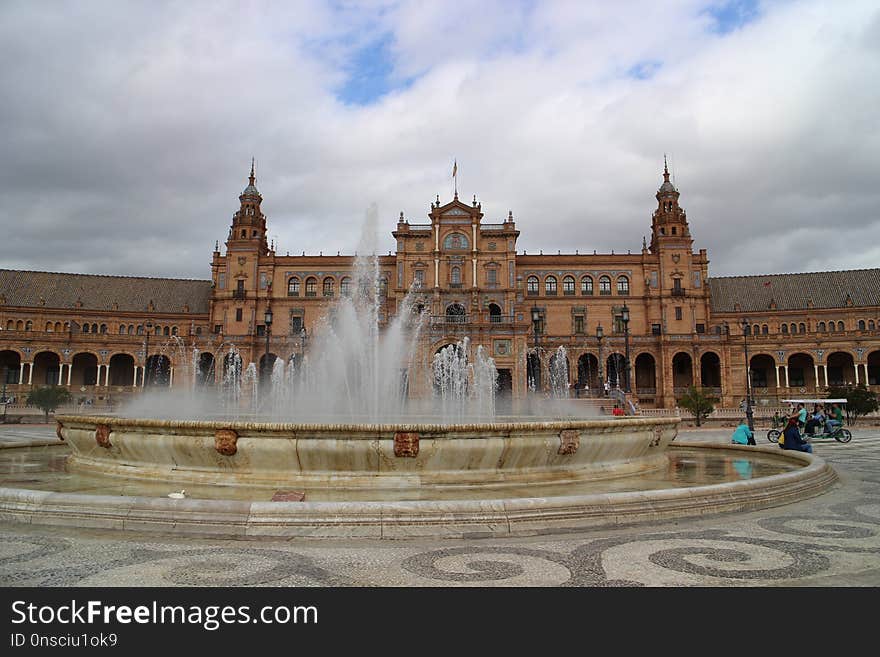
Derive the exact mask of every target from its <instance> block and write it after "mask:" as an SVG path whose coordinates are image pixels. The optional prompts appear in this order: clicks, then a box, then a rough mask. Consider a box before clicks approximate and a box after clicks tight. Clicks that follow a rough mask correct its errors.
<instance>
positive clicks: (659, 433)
mask: <svg viewBox="0 0 880 657" xmlns="http://www.w3.org/2000/svg"><path fill="white" fill-rule="evenodd" d="M662 438H663V430H662V429H659V428H655V429H654V440H652V441H651V444H650V447H657V446H659V445H660V440H661V439H662Z"/></svg>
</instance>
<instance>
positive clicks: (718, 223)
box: [0, 0, 880, 278]
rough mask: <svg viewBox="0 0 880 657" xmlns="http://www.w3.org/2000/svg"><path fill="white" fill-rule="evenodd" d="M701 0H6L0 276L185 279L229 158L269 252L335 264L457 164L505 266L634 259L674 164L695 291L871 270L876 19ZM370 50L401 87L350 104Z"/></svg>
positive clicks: (192, 270) (194, 272)
mask: <svg viewBox="0 0 880 657" xmlns="http://www.w3.org/2000/svg"><path fill="white" fill-rule="evenodd" d="M704 4H705V3H699V2H696V1H695V0H689V1H682V2H676V3H653V2H620V3H614V4H609V3H595V4H594V5H587V4H586V3H582V2H560V3H543V2H542V3H523V4H522V5H512V4H511V3H509V2H501V1H500V0H499V1H498V2H488V3H486V2H462V3H422V2H387V3H384V2H383V3H353V4H351V5H344V6H343V7H342V8H336V9H331V8H328V6H327V5H325V4H323V3H319V2H301V3H297V4H294V5H290V4H289V3H278V4H274V3H266V4H263V3H254V4H241V3H229V4H217V3H206V4H201V3H200V4H194V3H185V4H183V5H180V4H174V5H167V6H166V5H159V4H152V3H151V4H148V5H134V6H132V5H124V6H123V5H119V4H118V3H107V4H104V5H100V4H97V3H89V4H87V5H82V4H81V3H80V4H69V5H64V6H58V5H52V6H51V7H49V6H48V5H34V4H32V3H17V4H16V3H4V5H3V6H2V7H0V55H2V56H3V57H4V61H5V62H7V66H5V67H4V69H3V71H2V72H0V83H2V85H3V89H4V90H5V93H4V97H5V102H4V103H3V104H2V105H0V145H2V148H3V152H4V158H3V161H2V163H0V183H2V190H3V191H2V192H0V200H2V203H0V218H2V225H4V226H10V227H14V231H13V232H14V234H15V238H14V239H9V240H7V241H5V242H4V243H2V244H0V259H2V262H3V263H4V264H3V266H6V267H17V268H32V269H51V270H70V271H84V272H108V273H139V274H152V275H158V276H192V277H200V278H204V277H206V276H207V275H208V271H209V270H208V261H209V258H210V251H211V248H212V246H213V243H214V240H215V239H220V240H221V241H222V240H223V239H224V238H225V235H226V231H227V229H228V226H229V221H230V218H231V215H232V213H233V212H234V211H235V210H236V209H237V204H238V199H237V196H238V194H239V192H240V191H241V188H242V187H243V186H244V184H245V177H246V174H247V167H248V166H249V160H250V157H251V155H255V156H256V157H257V162H258V178H259V180H258V186H259V187H260V190H261V192H262V193H263V196H264V199H265V201H264V204H263V206H264V210H265V211H266V213H267V215H268V217H269V232H270V235H272V236H275V235H277V236H278V241H279V251H280V252H281V253H284V252H286V251H288V250H289V251H290V252H291V253H299V252H301V251H303V250H305V251H307V252H310V253H317V252H318V251H319V250H322V251H323V252H324V253H335V252H336V251H337V250H342V251H343V252H349V253H350V252H352V251H353V249H354V248H355V245H356V242H357V238H358V236H359V234H360V225H361V222H362V220H363V216H364V212H365V210H366V208H367V206H368V205H369V204H370V203H371V202H373V201H375V202H377V203H378V206H379V211H380V217H381V222H382V224H381V225H382V227H383V229H384V231H385V232H384V233H383V235H382V241H381V242H380V243H381V244H382V248H383V250H387V249H390V248H393V242H392V239H391V236H390V231H391V230H393V228H394V226H395V223H396V218H397V215H398V213H399V211H400V210H403V211H404V212H405V213H406V216H407V218H408V219H409V220H410V221H413V222H420V221H424V220H425V215H426V213H427V212H428V211H429V206H430V202H431V201H432V200H433V199H434V197H435V194H438V193H439V194H440V195H441V198H442V199H444V200H446V199H448V198H449V196H450V195H451V190H452V185H451V180H450V178H449V175H450V168H451V163H452V158H453V157H455V158H457V159H458V162H459V171H460V174H461V175H460V184H459V189H460V192H461V195H462V197H463V198H466V199H470V198H471V196H472V195H473V194H474V193H476V194H477V195H478V198H479V200H480V201H482V203H483V211H484V212H485V213H486V218H487V220H489V221H494V220H498V219H500V218H502V217H504V216H506V215H507V211H508V210H513V212H514V215H515V217H516V219H517V222H518V227H519V228H520V230H521V231H522V235H521V237H520V249H527V250H528V251H529V252H535V251H537V250H539V249H543V250H544V251H545V252H552V253H555V252H556V250H557V249H560V248H561V249H563V250H565V251H573V250H574V249H575V248H578V249H579V250H580V251H581V252H582V253H583V252H591V251H592V250H593V249H598V250H599V251H600V252H607V251H610V250H611V249H614V250H615V251H616V252H622V251H625V250H626V249H632V250H634V251H636V250H638V249H639V248H640V246H641V236H642V235H644V234H646V233H647V232H648V230H649V226H650V216H651V212H652V210H653V208H654V204H655V200H654V198H653V194H654V192H655V190H656V188H657V186H658V185H659V182H660V177H659V174H660V169H661V167H662V157H663V153H664V152H668V153H670V156H671V162H672V163H673V164H674V171H675V178H676V182H677V184H678V186H679V188H680V190H681V192H682V203H683V205H684V206H685V208H686V209H687V210H688V217H689V219H690V222H691V228H692V233H693V235H694V238H695V241H696V244H695V248H701V247H705V248H708V250H709V256H710V259H711V260H712V264H711V265H710V267H711V269H710V271H711V272H712V273H713V274H716V275H731V274H747V273H758V272H777V271H799V270H806V269H811V270H815V269H841V268H848V267H863V266H872V265H873V266H877V265H880V262H878V261H877V256H878V252H877V250H876V248H875V247H874V245H875V244H877V243H878V242H880V240H878V239H877V238H878V237H880V217H878V214H877V212H876V208H877V207H878V204H880V191H878V189H877V185H876V182H875V180H874V178H875V177H876V171H877V170H880V129H878V118H877V117H878V116H880V113H878V108H880V102H878V101H880V88H878V87H877V85H876V84H875V83H874V81H875V80H877V79H880V47H878V43H880V11H878V10H877V9H876V8H875V7H874V6H873V3H870V2H851V3H844V4H837V3H835V4H834V5H831V6H829V5H828V4H827V3H821V2H780V3H768V4H766V5H764V6H762V7H761V11H760V12H759V15H758V17H757V18H756V20H754V21H753V22H751V23H748V24H747V25H745V26H743V27H742V28H740V29H738V30H735V31H733V32H731V33H729V34H726V35H724V36H719V35H717V34H714V33H712V32H711V31H710V30H709V27H710V20H709V18H708V17H707V15H706V14H705V12H703V8H704ZM426 5H427V6H426ZM383 36H388V37H389V53H390V56H391V61H392V63H393V64H394V67H395V68H394V71H393V73H392V80H393V81H397V82H400V83H402V82H403V81H405V80H410V79H413V81H412V84H411V85H409V86H401V88H400V89H399V90H397V91H394V92H392V93H391V94H389V95H387V96H385V97H383V98H381V99H379V100H378V101H376V102H375V103H373V104H370V105H367V106H364V107H359V106H351V105H345V104H344V103H343V102H341V101H340V100H339V99H338V98H337V97H336V96H335V94H336V93H337V92H338V90H339V89H340V87H341V85H342V84H343V83H344V80H345V76H346V75H347V74H348V73H347V72H349V71H350V68H351V58H352V57H354V56H355V53H356V52H358V50H359V49H360V48H362V47H363V46H364V45H365V44H369V43H371V42H373V41H375V40H377V39H380V38H381V37H383ZM646 62H647V63H649V64H650V65H649V66H647V67H646V68H644V69H643V70H648V71H651V73H652V74H651V75H650V76H649V77H648V78H647V79H637V78H636V77H635V76H631V75H628V74H627V72H628V71H631V70H633V67H637V66H639V65H642V64H644V63H646ZM835 242H836V244H835ZM842 253H846V256H845V257H844V256H842V255H841V254H842Z"/></svg>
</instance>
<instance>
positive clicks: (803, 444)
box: [780, 416, 813, 454]
mask: <svg viewBox="0 0 880 657" xmlns="http://www.w3.org/2000/svg"><path fill="white" fill-rule="evenodd" d="M782 436H783V439H784V442H783V443H782V444H781V445H780V447H781V448H782V449H796V450H798V451H799V452H809V453H810V454H812V453H813V446H812V445H811V444H810V443H808V442H807V441H806V440H804V439H803V438H801V432H800V429H798V421H797V416H794V417H792V418H790V419H789V421H788V426H786V427H785V431H783V432H782Z"/></svg>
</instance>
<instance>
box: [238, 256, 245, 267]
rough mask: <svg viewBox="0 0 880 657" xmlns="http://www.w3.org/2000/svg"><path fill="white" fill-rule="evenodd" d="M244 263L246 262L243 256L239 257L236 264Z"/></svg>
mask: <svg viewBox="0 0 880 657" xmlns="http://www.w3.org/2000/svg"><path fill="white" fill-rule="evenodd" d="M246 262H247V258H245V257H244V256H239V258H238V264H240V265H243V264H244V263H246Z"/></svg>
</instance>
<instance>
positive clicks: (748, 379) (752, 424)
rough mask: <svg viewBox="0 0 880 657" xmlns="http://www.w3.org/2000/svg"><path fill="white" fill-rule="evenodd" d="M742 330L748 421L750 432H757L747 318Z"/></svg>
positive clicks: (744, 319) (743, 320) (743, 319)
mask: <svg viewBox="0 0 880 657" xmlns="http://www.w3.org/2000/svg"><path fill="white" fill-rule="evenodd" d="M742 330H743V351H744V352H745V358H746V420H747V422H748V424H749V430H751V431H754V430H755V420H754V417H753V414H752V377H751V372H750V371H749V370H750V369H751V367H750V366H749V339H748V335H749V320H748V319H747V318H745V317H743V318H742Z"/></svg>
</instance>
